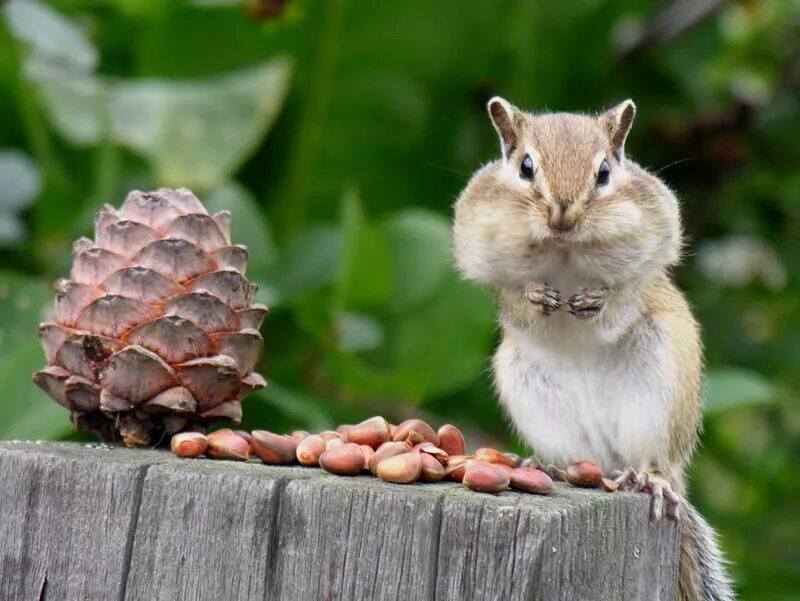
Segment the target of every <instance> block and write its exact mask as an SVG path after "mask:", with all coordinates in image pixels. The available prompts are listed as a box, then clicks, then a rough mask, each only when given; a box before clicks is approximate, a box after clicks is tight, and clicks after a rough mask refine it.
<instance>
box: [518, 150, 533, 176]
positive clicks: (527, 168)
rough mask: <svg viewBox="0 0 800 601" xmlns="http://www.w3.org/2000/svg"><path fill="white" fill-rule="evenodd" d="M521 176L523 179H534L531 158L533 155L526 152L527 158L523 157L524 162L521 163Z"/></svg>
mask: <svg viewBox="0 0 800 601" xmlns="http://www.w3.org/2000/svg"><path fill="white" fill-rule="evenodd" d="M519 176H520V177H521V178H522V179H527V180H532V179H533V161H532V160H531V155H529V154H526V155H525V158H524V159H522V163H520V165H519Z"/></svg>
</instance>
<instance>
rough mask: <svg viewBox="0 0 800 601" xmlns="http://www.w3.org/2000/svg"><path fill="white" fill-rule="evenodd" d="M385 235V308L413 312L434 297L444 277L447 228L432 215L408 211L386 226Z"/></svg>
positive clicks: (448, 261) (447, 254)
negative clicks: (388, 279)
mask: <svg viewBox="0 0 800 601" xmlns="http://www.w3.org/2000/svg"><path fill="white" fill-rule="evenodd" d="M386 234H387V240H388V244H389V249H390V253H391V258H392V292H391V296H390V300H389V307H390V308H391V310H392V311H395V312H400V311H406V310H410V309H413V308H414V307H415V306H417V305H419V304H420V303H422V302H425V301H426V300H428V299H430V298H431V297H432V296H433V295H434V294H436V291H437V290H438V289H439V288H440V287H441V286H442V284H443V283H444V280H445V277H446V276H447V274H448V271H449V267H450V265H451V259H450V224H449V223H448V222H447V219H445V218H444V217H443V216H441V215H439V214H437V213H434V212H432V211H426V210H422V209H408V210H405V211H402V212H400V213H398V214H397V215H395V216H394V217H392V218H391V219H390V220H389V221H388V222H387V224H386Z"/></svg>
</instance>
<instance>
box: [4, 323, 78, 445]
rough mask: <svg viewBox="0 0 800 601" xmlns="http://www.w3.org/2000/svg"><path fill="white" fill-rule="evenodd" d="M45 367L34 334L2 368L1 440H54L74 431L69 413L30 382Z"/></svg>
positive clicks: (5, 358)
mask: <svg viewBox="0 0 800 601" xmlns="http://www.w3.org/2000/svg"><path fill="white" fill-rule="evenodd" d="M43 365H44V355H43V354H42V349H41V346H40V345H39V341H38V340H37V339H36V338H35V336H33V333H31V334H30V335H29V336H28V338H27V339H26V341H25V342H24V343H22V344H20V345H18V346H16V347H15V348H14V349H13V350H12V351H11V352H10V353H8V354H6V356H5V357H4V358H3V361H2V363H1V364H0V390H2V391H3V397H4V399H5V401H4V402H3V403H0V439H52V438H58V437H60V436H62V435H64V434H65V433H67V432H70V431H71V430H72V429H73V426H72V424H71V423H70V421H69V412H68V411H67V410H66V409H64V408H63V407H61V406H60V405H58V404H57V403H56V402H55V401H53V400H52V399H51V398H50V397H48V396H47V395H46V394H45V393H44V392H42V391H41V390H40V389H39V388H38V387H37V386H36V385H35V384H34V383H33V382H32V380H31V376H32V374H33V372H34V371H36V370H38V369H41V368H42V367H43Z"/></svg>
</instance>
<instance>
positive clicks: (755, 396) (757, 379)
mask: <svg viewBox="0 0 800 601" xmlns="http://www.w3.org/2000/svg"><path fill="white" fill-rule="evenodd" d="M703 398H704V402H705V410H706V412H710V413H714V412H719V411H726V410H729V409H738V408H743V407H753V406H759V405H768V404H771V403H774V402H775V400H776V388H775V386H773V385H772V384H771V383H770V382H769V381H768V380H767V379H766V378H765V377H764V376H762V375H761V374H759V373H757V372H754V371H751V370H747V369H741V368H736V367H728V368H722V369H714V370H709V371H708V373H707V374H706V376H705V379H704V382H703Z"/></svg>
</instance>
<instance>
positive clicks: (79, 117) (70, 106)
mask: <svg viewBox="0 0 800 601" xmlns="http://www.w3.org/2000/svg"><path fill="white" fill-rule="evenodd" d="M25 73H26V75H27V76H28V79H30V80H31V82H32V83H33V84H34V86H35V87H36V88H37V91H38V93H39V98H40V100H41V102H42V104H43V105H44V108H45V111H46V113H47V116H48V118H49V119H50V122H51V123H52V125H53V127H54V128H55V129H56V130H57V131H58V133H59V134H61V135H62V136H63V137H64V138H65V139H67V140H69V141H70V142H72V143H73V144H76V145H80V146H87V145H91V144H97V143H98V142H99V141H100V139H101V138H102V131H103V127H102V122H101V115H103V112H104V106H105V104H104V102H105V101H104V98H105V97H106V96H107V93H108V92H107V90H106V88H105V86H104V84H103V81H102V80H101V79H100V78H98V77H95V76H94V75H88V74H83V73H76V72H74V71H72V70H69V69H65V68H63V67H61V66H59V65H57V64H52V63H49V62H47V61H44V60H41V59H39V58H37V57H35V56H32V57H31V58H30V59H28V61H26V63H25Z"/></svg>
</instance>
